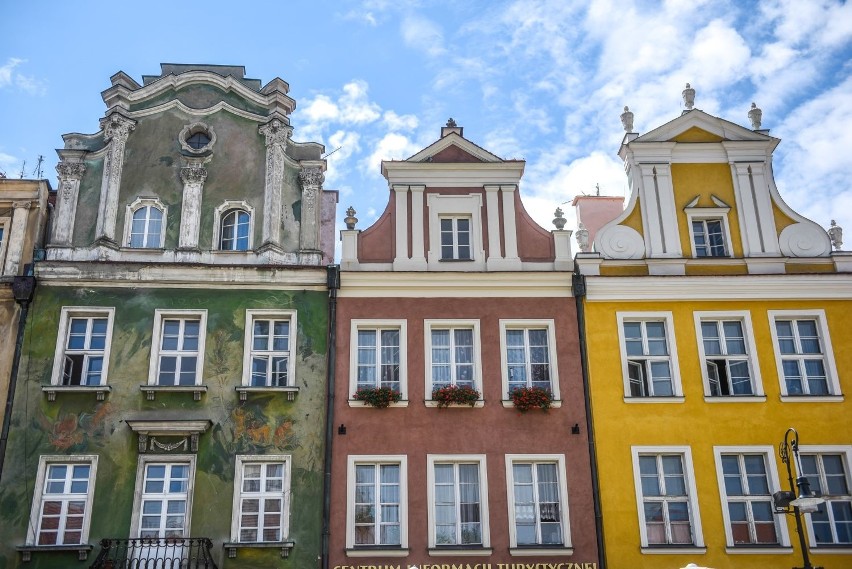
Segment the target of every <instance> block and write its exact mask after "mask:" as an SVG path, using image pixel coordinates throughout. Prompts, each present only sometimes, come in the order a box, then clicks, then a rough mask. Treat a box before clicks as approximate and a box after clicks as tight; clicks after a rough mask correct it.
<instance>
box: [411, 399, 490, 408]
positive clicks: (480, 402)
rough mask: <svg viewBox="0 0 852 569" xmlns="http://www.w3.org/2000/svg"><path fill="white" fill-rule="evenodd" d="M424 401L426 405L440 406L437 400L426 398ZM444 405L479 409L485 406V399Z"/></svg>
mask: <svg viewBox="0 0 852 569" xmlns="http://www.w3.org/2000/svg"><path fill="white" fill-rule="evenodd" d="M425 403H426V407H440V405H438V402H437V401H432V400H431V399H427V400H426V401H425ZM446 407H447V408H451V407H459V408H464V407H467V408H469V409H471V408H476V409H479V408H481V407H485V401H484V400H483V399H479V400H478V401H476V403H474V404H473V405H468V404H467V403H450V404H449V405H447V406H446Z"/></svg>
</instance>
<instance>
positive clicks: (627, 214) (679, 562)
mask: <svg viewBox="0 0 852 569" xmlns="http://www.w3.org/2000/svg"><path fill="white" fill-rule="evenodd" d="M685 98H686V97H685ZM628 112H629V111H628ZM750 115H751V116H750V118H753V121H752V127H753V129H748V128H745V127H742V126H739V125H737V124H734V123H731V122H728V121H726V120H723V119H720V118H717V117H714V116H711V115H709V114H707V113H704V112H702V111H700V110H698V109H693V108H691V105H690V103H689V102H687V110H686V111H684V112H683V114H682V115H680V116H679V117H677V118H675V119H674V120H672V121H670V122H668V123H666V124H664V125H662V126H660V127H658V128H656V129H654V130H652V131H650V132H648V133H645V134H643V135H641V136H640V135H639V134H637V133H633V132H631V131H632V130H633V129H632V115H631V116H629V117H627V120H624V119H625V117H624V116H623V117H622V119H623V120H624V122H625V130H626V131H627V134H626V135H625V138H624V142H623V144H622V146H621V149H620V151H619V155H620V156H621V158H622V159H623V161H624V165H625V170H626V172H627V176H628V179H629V184H630V191H631V193H630V197H629V199H628V203H627V206H626V207H625V209H624V211H623V213H622V214H621V215H620V216H619V217H617V218H616V219H614V220H612V221H610V222H609V223H607V224H606V225H604V226H603V227H598V228H595V229H596V233H595V236H594V248H593V251H591V252H587V253H580V254H579V255H578V257H577V267H578V269H577V270H578V272H579V273H580V274H581V275H582V277H581V278H579V279H578V281H579V282H580V285H581V286H580V287H578V288H580V289H581V290H580V291H579V292H581V293H582V292H583V291H582V289H583V288H584V289H585V296H584V298H583V311H582V318H583V320H584V322H585V331H586V347H585V349H586V354H587V371H588V383H589V397H590V408H591V413H592V417H593V418H592V425H593V430H594V440H595V441H596V448H595V451H596V452H595V454H596V458H597V471H598V481H599V494H598V499H599V505H600V509H601V517H602V534H603V535H602V539H603V543H604V551H605V560H606V566H607V567H611V568H621V567H643V568H648V567H660V568H663V567H666V568H677V567H683V566H686V565H687V564H688V563H695V564H697V565H698V566H706V567H712V568H714V569H725V568H733V567H736V568H737V569H749V568H752V567H753V568H758V567H794V566H797V567H798V566H802V562H803V558H802V547H801V544H800V538H799V534H798V533H797V532H796V521H795V517H794V516H793V515H791V514H785V513H782V512H778V511H777V510H780V509H781V506H785V505H786V504H787V502H789V501H790V499H791V496H790V495H786V496H785V495H780V496H778V500H773V496H772V495H773V494H774V493H776V492H778V491H790V490H791V485H790V482H789V480H788V474H787V463H785V462H783V461H782V459H781V458H780V456H779V443H780V442H781V441H784V440H785V432H786V431H787V429H788V428H789V427H794V428H795V429H797V431H798V436H799V439H798V446H797V448H796V449H795V450H797V451H798V456H796V453H793V452H791V451H792V450H794V449H791V448H790V446H788V455H789V456H790V457H791V459H790V463H791V466H792V475H793V478H794V479H795V478H796V477H797V476H798V475H799V474H798V473H799V471H800V470H801V472H802V476H804V477H805V478H806V480H807V481H808V482H809V484H810V491H811V493H810V494H809V496H811V497H812V496H817V497H820V498H821V499H819V500H809V501H810V502H814V501H816V502H821V503H820V504H819V505H817V506H812V507H811V509H816V511H814V512H812V513H804V514H803V515H802V520H803V531H804V534H805V538H806V543H807V544H808V554H809V560H810V562H811V563H812V564H813V565H814V566H823V567H826V568H840V567H852V479H850V475H852V405H851V404H850V399H849V398H850V395H852V393H850V392H852V327H850V326H849V318H850V314H852V254H850V253H846V252H842V251H839V250H834V249H840V245H841V236H840V235H839V231H838V230H839V228H832V229H831V230H830V231H826V230H825V229H823V228H822V227H820V226H819V225H817V224H816V223H814V222H812V221H810V220H808V219H806V218H804V217H802V216H801V215H800V214H798V213H796V212H795V211H793V210H792V209H791V208H790V207H789V206H788V205H786V204H785V203H784V201H783V199H782V198H781V196H780V194H779V192H778V189H777V188H776V186H775V182H774V179H773V173H772V154H773V151H774V150H775V148H776V146H777V145H778V144H779V142H780V140H779V139H777V138H774V137H772V136H770V135H769V134H768V131H766V130H760V124H759V117H755V116H754V115H755V113H754V112H752V113H750ZM586 199H587V200H592V201H593V200H594V199H595V198H594V197H588V198H586ZM586 205H588V204H586ZM591 207H592V209H593V207H594V204H592V206H591ZM582 217H590V216H589V215H585V216H581V218H582ZM583 284H584V287H583ZM792 435H793V434H792V433H791V435H790V438H788V442H790V443H791V445H792V440H793V439H792ZM796 458H798V462H799V463H800V465H799V464H797V461H796V460H795V459H796ZM794 486H795V484H794ZM785 497H786V500H784V498H785ZM805 502H808V501H805ZM805 502H801V504H802V510H807V509H808V508H807V507H806V506H805ZM794 503H796V504H798V503H800V502H794ZM784 509H786V510H792V506H789V505H787V506H786V507H785V508H784Z"/></svg>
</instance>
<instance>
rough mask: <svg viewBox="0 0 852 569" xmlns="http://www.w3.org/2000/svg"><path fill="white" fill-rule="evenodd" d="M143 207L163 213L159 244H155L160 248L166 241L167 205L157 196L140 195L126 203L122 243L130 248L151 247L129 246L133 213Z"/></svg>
mask: <svg viewBox="0 0 852 569" xmlns="http://www.w3.org/2000/svg"><path fill="white" fill-rule="evenodd" d="M143 207H154V208H157V209H159V210H160V213H162V214H163V219H162V221H161V224H160V244H159V245H158V246H157V248H158V249H162V248H163V247H165V243H166V221H167V220H168V213H169V207H168V206H167V205H166V204H164V203H163V202H162V201H160V198H158V197H142V196H140V197H137V198H136V199H135V200H133V201H132V202H130V203H129V204H127V207H126V208H125V209H124V239H123V241H122V245H123V246H124V247H128V248H131V249H151V247H130V239H131V233H132V231H133V214H135V213H136V210H138V209H141V208H143Z"/></svg>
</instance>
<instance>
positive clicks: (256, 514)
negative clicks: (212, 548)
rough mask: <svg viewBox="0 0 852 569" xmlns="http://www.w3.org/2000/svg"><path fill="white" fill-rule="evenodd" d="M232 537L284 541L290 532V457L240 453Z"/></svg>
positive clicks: (241, 541) (247, 540)
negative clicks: (288, 524) (288, 525)
mask: <svg viewBox="0 0 852 569" xmlns="http://www.w3.org/2000/svg"><path fill="white" fill-rule="evenodd" d="M236 468H237V470H236V476H235V477H234V509H233V511H234V520H233V522H232V527H231V533H232V536H233V537H232V540H233V541H235V542H240V543H266V542H280V541H284V540H285V538H286V537H287V535H288V527H287V523H288V520H289V511H290V504H289V496H290V457H289V456H287V455H272V456H250V455H238V456H237V466H236Z"/></svg>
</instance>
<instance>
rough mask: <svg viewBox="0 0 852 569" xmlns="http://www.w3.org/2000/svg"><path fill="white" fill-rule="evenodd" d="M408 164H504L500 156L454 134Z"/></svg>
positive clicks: (427, 149)
mask: <svg viewBox="0 0 852 569" xmlns="http://www.w3.org/2000/svg"><path fill="white" fill-rule="evenodd" d="M405 161H406V162H426V161H432V162H503V159H502V158H500V157H499V156H496V155H494V154H491V153H490V152H488V151H487V150H485V149H484V148H482V147H480V146H477V145H476V144H474V143H472V142H471V141H469V140H468V139H466V138H464V137H462V136H459V135H458V134H456V133H454V132H452V133H450V134H448V135H446V136H445V137H443V138H441V139H439V140H436V141H435V142H433V143H432V144H430V145H429V146H427V147H426V148H424V149H423V150H421V151H420V152H418V153H417V154H415V155H414V156H411V157H410V158H406V159H405Z"/></svg>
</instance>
